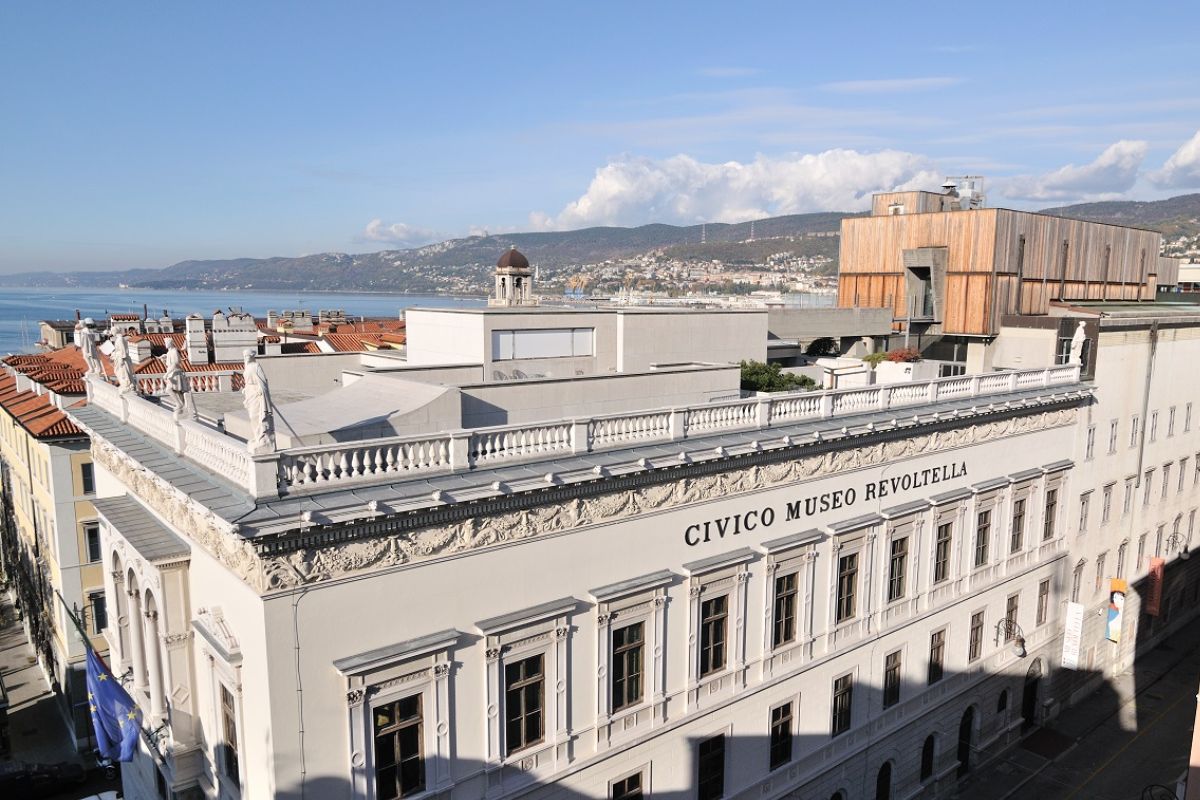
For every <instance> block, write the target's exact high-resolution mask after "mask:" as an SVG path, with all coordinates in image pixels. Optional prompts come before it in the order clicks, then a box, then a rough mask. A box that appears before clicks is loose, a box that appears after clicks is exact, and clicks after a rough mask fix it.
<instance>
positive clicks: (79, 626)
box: [54, 589, 112, 672]
mask: <svg viewBox="0 0 1200 800" xmlns="http://www.w3.org/2000/svg"><path fill="white" fill-rule="evenodd" d="M54 595H55V596H56V597H57V598H58V599H59V602H61V603H62V604H63V609H64V610H65V611H66V612H67V619H69V620H71V622H72V623H74V625H75V630H77V631H78V632H79V638H81V639H83V646H84V647H85V648H87V649H88V650H91V651H92V652H93V653H95V654H96V659H97V660H98V661H99V662H100V663H101V664H102V665H103V666H104V668H105V669H106V670H108V671H109V672H112V670H111V669H109V666H108V663H107V662H106V661H105V660H104V656H102V655H100V653H99V651H97V650H96V648H94V647H92V639H91V637H90V636H88V633H87V631H86V630H84V628H83V623H82V622H80V621H79V618H78V617H76V616H75V611H74V609H72V608H71V606H69V605H67V599H66V598H65V597H63V596H62V593H61V592H59V591H58V589H55V590H54Z"/></svg>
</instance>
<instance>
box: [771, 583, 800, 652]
mask: <svg viewBox="0 0 1200 800" xmlns="http://www.w3.org/2000/svg"><path fill="white" fill-rule="evenodd" d="M796 580H797V573H795V572H790V573H788V574H787V575H780V576H777V577H776V578H775V629H774V632H773V634H772V637H771V646H772V647H780V646H781V645H785V644H787V643H788V642H791V641H793V640H794V639H795V638H796Z"/></svg>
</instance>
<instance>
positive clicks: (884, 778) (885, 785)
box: [875, 761, 892, 800]
mask: <svg viewBox="0 0 1200 800" xmlns="http://www.w3.org/2000/svg"><path fill="white" fill-rule="evenodd" d="M875 800H892V762H890V761H885V762H883V766H882V767H880V768H879V774H878V775H876V776H875Z"/></svg>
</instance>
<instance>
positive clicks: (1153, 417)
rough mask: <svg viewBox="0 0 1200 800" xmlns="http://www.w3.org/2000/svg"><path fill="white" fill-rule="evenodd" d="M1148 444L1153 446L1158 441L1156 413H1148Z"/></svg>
mask: <svg viewBox="0 0 1200 800" xmlns="http://www.w3.org/2000/svg"><path fill="white" fill-rule="evenodd" d="M1149 432H1150V443H1151V444H1153V443H1154V442H1156V441H1157V440H1158V412H1157V411H1151V412H1150V431H1149Z"/></svg>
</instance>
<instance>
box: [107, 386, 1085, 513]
mask: <svg viewBox="0 0 1200 800" xmlns="http://www.w3.org/2000/svg"><path fill="white" fill-rule="evenodd" d="M1079 379H1080V378H1079V367H1078V366H1077V365H1067V366H1061V367H1051V368H1049V369H1038V370H1021V371H1013V372H995V373H987V374H984V375H969V376H958V377H953V378H939V379H936V380H931V381H921V382H914V383H897V384H887V385H881V386H865V387H854V388H848V389H836V390H832V391H815V392H790V393H780V394H773V395H767V396H762V397H755V398H743V399H740V400H732V401H725V402H720V403H711V404H708V405H704V406H692V407H688V408H672V409H656V410H649V411H637V412H633V413H629V414H614V415H605V416H598V417H592V418H585V419H571V420H563V421H553V422H539V423H532V424H528V425H507V426H499V427H492V428H477V429H474V430H460V431H448V432H445V433H439V434H435V435H430V434H422V435H416V436H395V437H387V438H382V439H370V440H364V441H357V442H337V443H332V444H320V445H313V446H306V447H295V448H291V449H288V450H284V451H281V452H277V453H269V454H266V455H259V456H254V457H251V456H250V454H249V453H248V452H247V450H246V446H245V443H243V442H242V441H241V440H239V439H236V438H234V437H231V436H229V435H227V434H225V433H222V432H221V431H218V430H215V429H213V428H209V427H207V426H204V425H201V424H199V423H196V422H194V421H191V420H186V421H176V420H175V419H174V418H173V417H172V415H171V412H170V411H169V410H167V409H166V408H163V407H161V406H159V405H158V404H157V403H153V402H150V401H148V400H146V399H144V398H141V397H138V396H136V395H121V394H120V393H119V392H118V391H117V387H115V386H113V385H111V384H109V383H106V382H103V381H100V380H97V379H95V378H94V377H93V378H91V379H89V381H88V383H89V386H90V387H91V402H92V403H93V404H95V405H96V406H97V407H99V408H102V409H104V410H105V411H108V412H109V413H111V414H113V415H115V416H118V417H120V419H121V420H122V421H125V422H127V423H129V424H130V425H132V426H133V427H135V428H137V429H139V430H141V431H142V432H144V433H146V434H148V435H149V436H151V437H153V438H154V439H156V440H158V441H159V442H162V443H163V444H165V445H167V446H168V447H171V448H172V449H173V450H175V451H176V452H178V453H180V454H182V455H184V456H187V457H188V458H190V459H192V460H193V461H195V462H197V463H199V464H200V465H202V466H204V467H205V468H206V469H209V470H211V471H212V472H214V473H216V474H218V475H221V476H223V477H224V478H225V479H227V480H229V481H232V482H233V483H234V484H236V485H240V486H242V487H244V488H245V489H246V490H247V491H248V492H249V493H250V494H251V495H252V496H254V497H259V498H267V497H272V496H277V495H278V494H279V493H285V494H286V493H289V492H295V491H305V490H312V489H325V488H335V487H341V486H354V485H360V484H364V483H373V482H376V483H377V482H385V481H394V480H402V479H403V478H404V476H411V475H427V474H439V473H447V472H463V471H468V470H471V469H475V468H478V467H492V466H500V465H505V464H513V463H524V462H531V461H543V460H549V459H553V458H556V457H560V456H565V455H572V454H576V453H585V452H592V451H599V450H607V449H619V448H626V447H636V446H637V445H639V444H645V443H651V442H667V441H680V440H685V439H689V438H694V437H697V436H703V435H707V434H712V433H726V432H733V431H745V430H754V429H769V428H772V427H776V426H782V425H788V424H793V423H796V422H803V421H806V420H829V419H838V418H843V417H849V416H853V415H855V414H865V413H877V412H880V411H890V410H899V409H910V408H920V407H922V406H927V405H930V404H932V403H936V402H938V401H940V400H950V399H963V398H973V397H987V396H989V395H999V394H1004V393H1008V392H1015V391H1020V390H1025V389H1033V388H1046V387H1054V386H1067V385H1071V384H1075V383H1078V382H1079Z"/></svg>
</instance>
